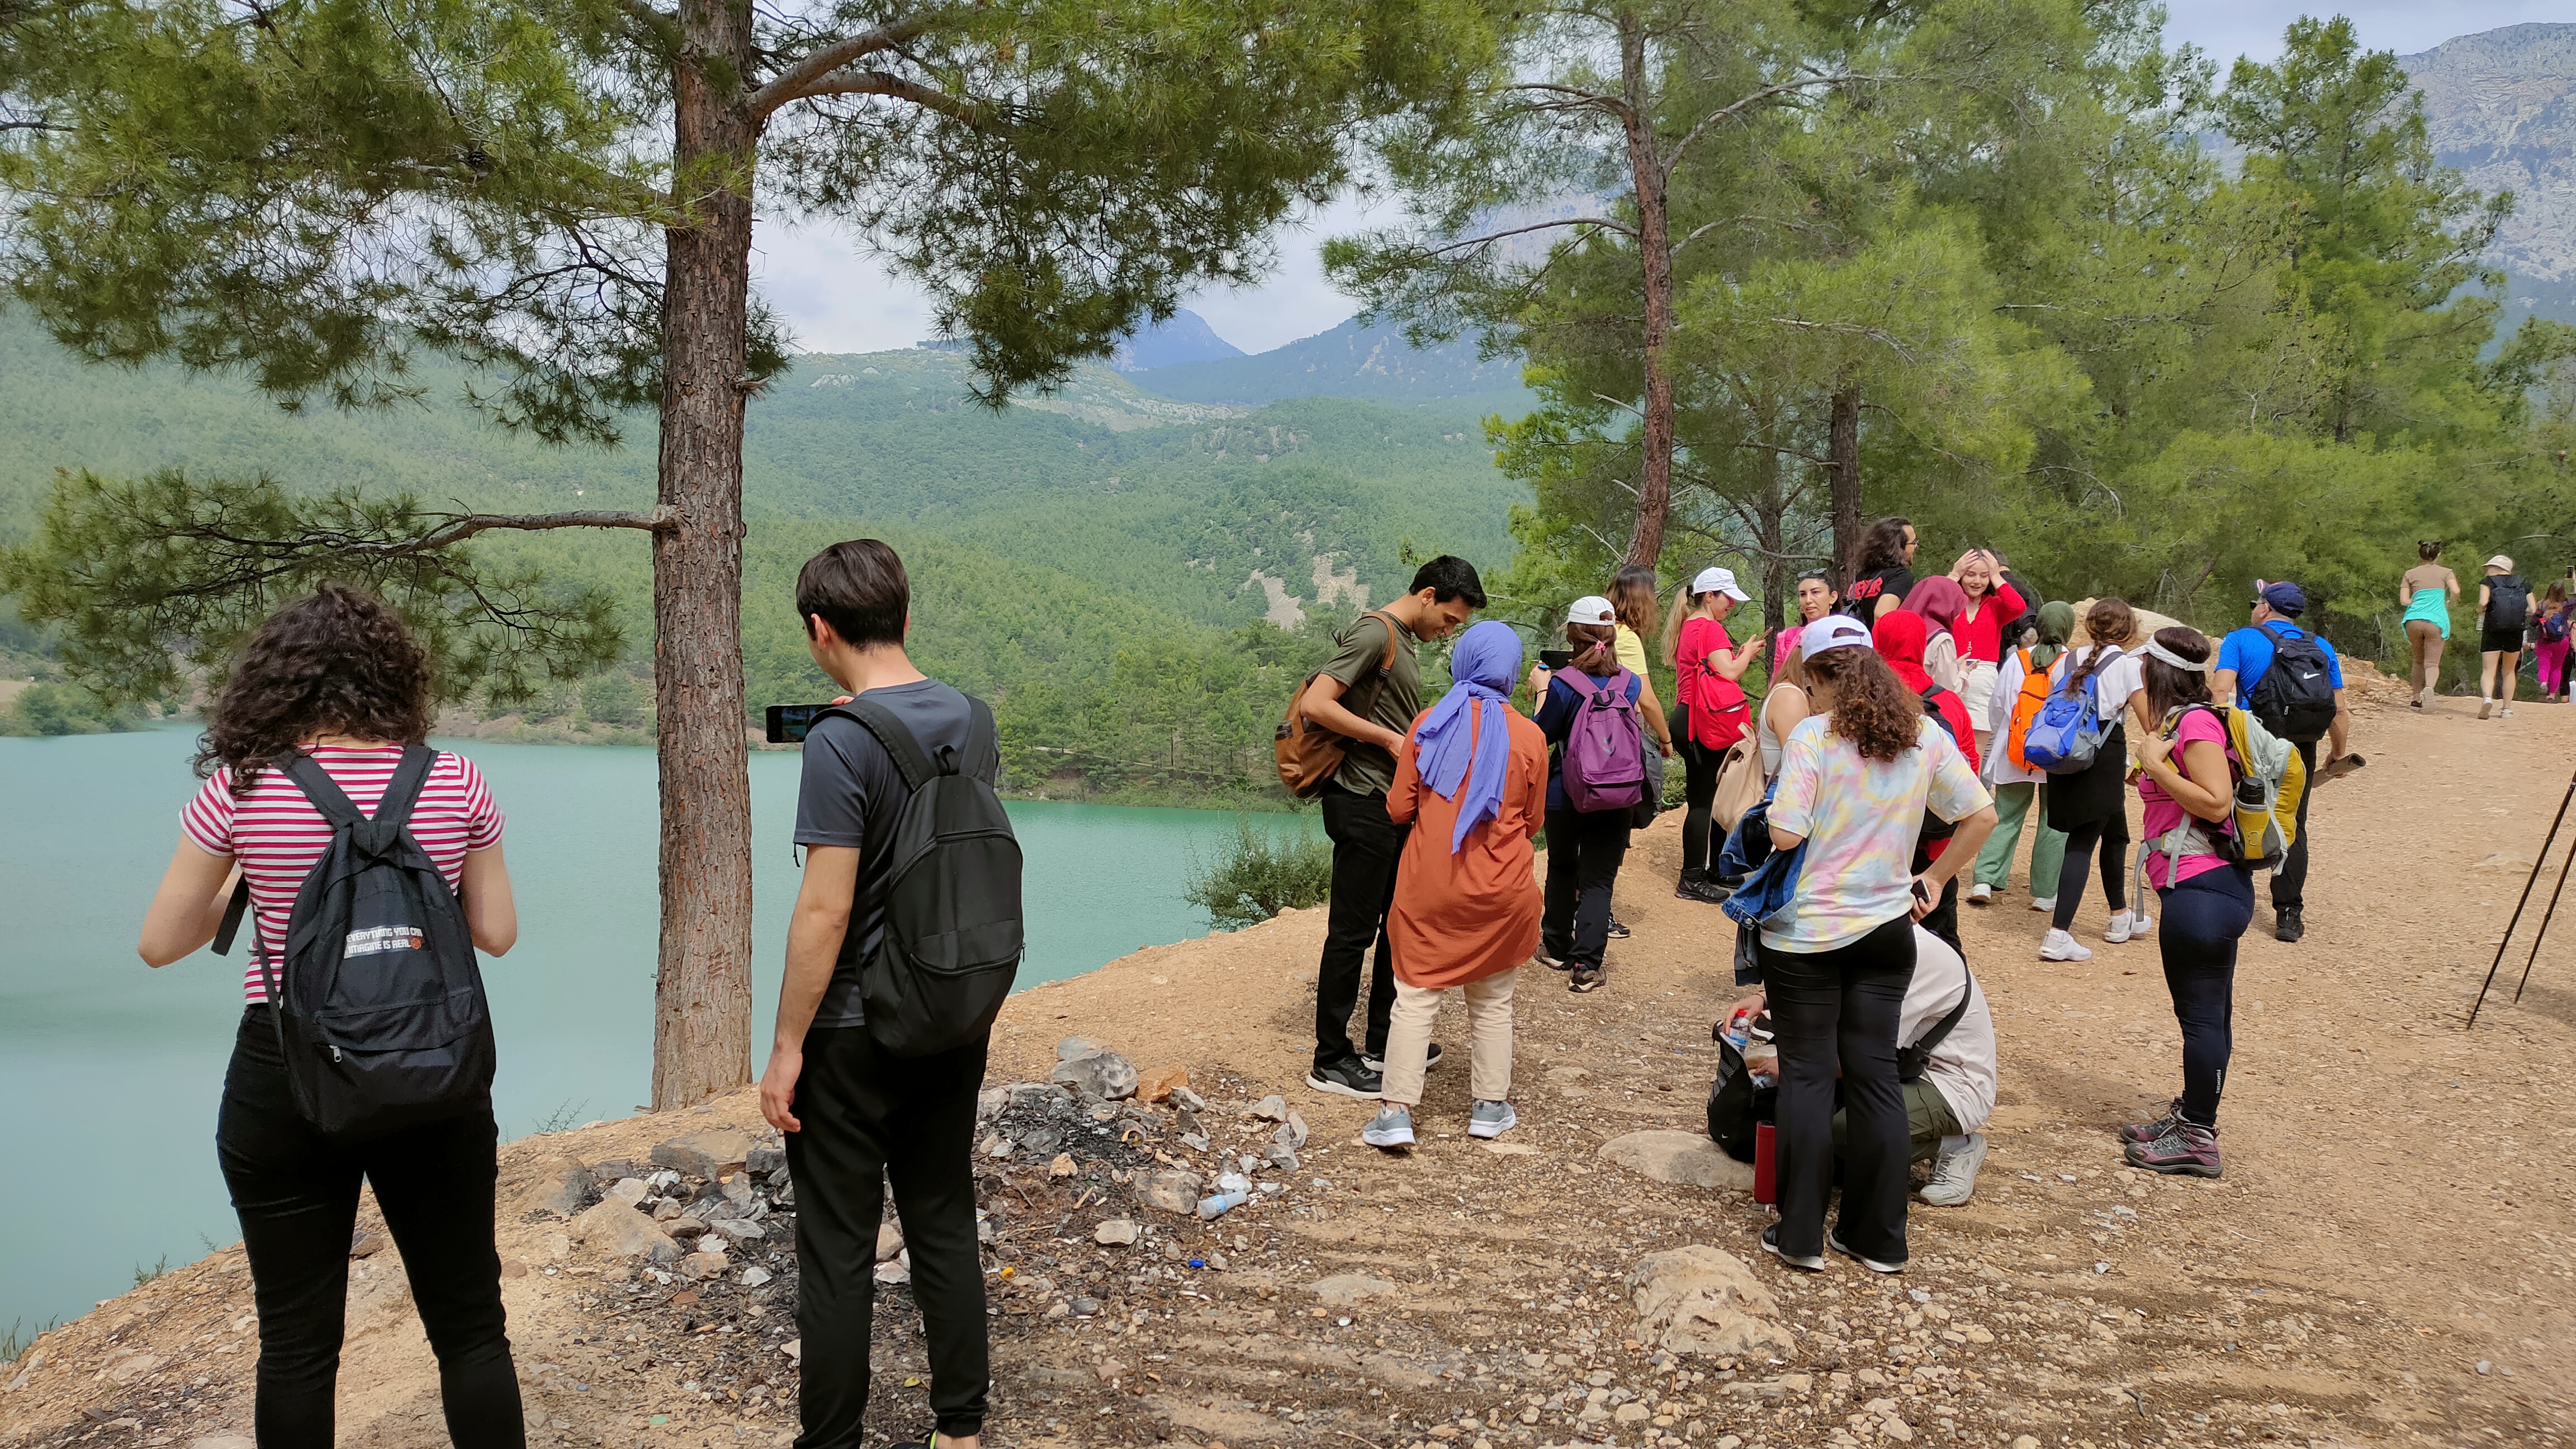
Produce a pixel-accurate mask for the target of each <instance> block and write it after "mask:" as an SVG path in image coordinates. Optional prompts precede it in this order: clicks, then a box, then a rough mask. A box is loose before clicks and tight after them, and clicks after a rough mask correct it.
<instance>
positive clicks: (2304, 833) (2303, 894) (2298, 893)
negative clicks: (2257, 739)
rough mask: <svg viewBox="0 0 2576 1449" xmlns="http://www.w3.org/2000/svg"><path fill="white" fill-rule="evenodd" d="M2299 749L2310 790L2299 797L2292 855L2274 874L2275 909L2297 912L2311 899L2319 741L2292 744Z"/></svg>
mask: <svg viewBox="0 0 2576 1449" xmlns="http://www.w3.org/2000/svg"><path fill="white" fill-rule="evenodd" d="M2290 748H2292V749H2294V750H2297V751H2298V752H2299V763H2300V764H2301V765H2303V766H2305V767H2306V768H2307V772H2308V788H2307V792H2306V793H2305V794H2303V795H2301V796H2300V797H2299V838H2298V839H2297V840H2295V841H2293V842H2291V845H2290V858H2289V859H2288V860H2286V861H2283V862H2282V863H2281V873H2280V874H2279V875H2276V876H2274V877H2272V909H2273V910H2274V911H2275V912H2279V911H2295V910H2298V909H2300V908H2301V907H2302V906H2303V905H2304V904H2305V903H2306V901H2307V898H2308V802H2309V801H2310V800H2313V799H2315V798H2316V794H2317V745H2316V741H2314V740H2310V741H2309V742H2308V743H2306V744H2304V745H2302V744H2295V743H2294V744H2292V745H2291V747H2290Z"/></svg>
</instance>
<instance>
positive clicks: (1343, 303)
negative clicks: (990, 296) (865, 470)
mask: <svg viewBox="0 0 2576 1449" xmlns="http://www.w3.org/2000/svg"><path fill="white" fill-rule="evenodd" d="M2166 4H2167V7H2168V8H2169V10H2170V11H2171V13H2172V18H2171V20H2170V22H2169V23H2168V24H2167V26H2166V34H2167V36H2168V37H2169V38H2170V39H2171V40H2172V41H2173V42H2174V43H2177V44H2180V43H2185V42H2188V43H2190V44H2193V45H2197V46H2199V47H2200V48H2201V49H2202V50H2204V51H2207V52H2208V53H2209V54H2210V55H2212V56H2213V57H2215V58H2217V60H2218V62H2219V66H2220V69H2221V72H2222V73H2224V70H2225V67H2226V64H2227V62H2229V61H2230V60H2233V59H2234V58H2235V57H2237V56H2239V55H2251V56H2254V57H2256V58H2257V59H2264V60H2268V59H2270V58H2271V57H2272V55H2273V54H2274V53H2275V52H2276V51H2277V50H2278V49H2279V48H2280V44H2281V31H2282V30H2283V28H2285V27H2286V26H2287V25H2288V24H2289V23H2290V22H2291V21H2292V20H2294V19H2296V18H2298V17H2299V16H2300V15H2303V14H2315V13H2318V12H2319V10H2320V9H2321V8H2323V7H2319V6H2313V5H2300V4H2295V3H2290V0H2166ZM2325 13H2330V14H2332V13H2340V14H2345V15H2349V16H2351V17H2352V18H2353V21H2354V23H2355V24H2357V25H2358V26H2359V27H2360V28H2361V38H2362V42H2363V43H2364V44H2365V45H2368V46H2370V47H2371V48H2373V49H2377V50H2393V51H2395V52H2397V53H2398V54H2400V55H2411V54H2414V53H2416V52H2418V51H2423V50H2429V49H2431V48H2432V47H2433V46H2435V45H2438V44H2440V43H2441V42H2443V41H2444V40H2447V39H2449V38H2451V37H2452V36H2455V35H2474V34H2476V33H2478V32H2479V31H2484V30H2494V29H2496V28H2498V27H2500V26H2506V25H2519V24H2522V23H2524V22H2526V21H2564V20H2567V19H2569V18H2570V11H2569V0H2456V3H2452V4H2434V5H2428V4H2424V3H2422V0H2348V3H2345V4H2343V5H2340V6H2336V7H2332V8H2331V9H2326V10H2325ZM1368 222H1369V217H1368V215H1367V213H1365V212H1364V211H1363V210H1361V209H1360V208H1359V207H1357V206H1355V205H1351V204H1348V203H1344V204H1341V205H1336V206H1334V207H1331V208H1328V209H1327V210H1326V211H1325V212H1324V213H1323V214H1322V215H1321V216H1319V217H1313V218H1308V219H1307V221H1306V223H1305V224H1304V225H1302V226H1299V227H1297V228H1294V229H1292V230H1291V231H1289V232H1288V233H1287V234H1285V235H1283V236H1282V237H1281V238H1280V244H1279V251H1280V265H1279V269H1278V271H1277V273H1276V274H1274V276H1273V277H1272V278H1271V280H1270V281H1269V282H1268V283H1267V284H1265V285H1263V286H1261V287H1259V288H1256V289H1253V290H1250V291H1244V292H1220V293H1213V294H1210V295H1206V296H1202V297H1199V298H1197V299H1195V300H1193V301H1192V302H1190V303H1189V306H1190V308H1191V310H1193V311H1195V312H1197V313H1198V314H1199V315H1200V316H1202V317H1205V318H1206V319H1207V320H1208V325H1209V326H1211V327H1213V328H1215V329H1216V332H1217V335H1218V336H1220V337H1223V338H1224V339H1225V340H1227V341H1228V342H1231V343H1233V344H1234V345H1235V346H1237V347H1240V348H1242V349H1244V350H1245V351H1247V352H1266V351H1268V350H1269V349H1271V348H1273V347H1277V346H1279V345H1280V344H1282V343H1286V342H1293V341H1295V340H1296V339H1298V338H1300V337H1310V336H1313V335H1314V334H1315V333H1318V332H1322V331H1324V330H1326V329H1328V328H1330V327H1332V326H1333V325H1335V324H1336V323H1338V322H1340V321H1342V320H1343V319H1344V318H1347V317H1349V316H1350V315H1351V314H1352V312H1354V311H1356V310H1357V309H1356V308H1355V307H1353V306H1352V304H1351V302H1350V300H1349V299H1348V298H1345V297H1344V296H1342V295H1341V294H1340V293H1339V292H1336V291H1334V290H1333V288H1332V287H1331V285H1330V284H1328V283H1327V282H1326V281H1325V280H1324V277H1323V272H1322V269H1321V268H1320V267H1319V266H1318V265H1317V263H1316V255H1315V254H1316V248H1317V245H1318V244H1319V243H1320V242H1321V240H1322V239H1323V238H1324V237H1326V236H1330V235H1334V234H1337V233H1343V232H1348V231H1351V230H1354V229H1356V228H1358V227H1361V226H1364V225H1367V224H1368ZM757 253H758V254H757V256H756V258H755V265H756V266H757V267H758V269H759V277H760V285H761V288H762V290H763V291H764V292H765V293H766V294H767V295H768V296H769V297H770V299H771V300H772V301H774V302H775V303H777V305H778V306H779V307H780V308H781V309H782V310H783V311H784V312H785V313H786V315H787V317H788V319H789V321H790V323H791V325H792V326H793V328H794V332H795V339H796V344H797V346H798V347H799V348H801V349H803V350H807V351H817V352H875V351H881V350H884V349H888V348H896V347H909V346H911V345H912V344H913V343H915V342H917V341H919V340H921V339H922V338H924V337H927V336H929V335H930V332H931V326H930V318H929V309H928V307H927V305H926V304H925V303H924V301H923V299H922V297H921V295H920V294H919V293H917V292H915V291H914V290H912V289H911V288H910V287H907V286H904V285H902V284H901V283H898V282H895V281H893V280H891V279H889V278H888V277H887V275H886V274H885V273H884V272H883V271H882V270H881V269H879V268H878V267H877V266H876V265H875V264H874V263H873V262H872V261H871V260H870V259H869V258H868V257H867V256H865V255H864V254H862V253H860V252H858V251H857V250H856V249H854V248H853V247H852V246H851V245H850V243H849V241H848V240H847V238H846V237H845V236H843V235H841V234H839V233H837V232H836V231H832V230H828V229H824V228H811V229H807V230H803V231H791V230H789V229H787V228H785V227H781V226H776V225H764V226H763V227H762V228H761V230H760V233H759V237H758V241H757Z"/></svg>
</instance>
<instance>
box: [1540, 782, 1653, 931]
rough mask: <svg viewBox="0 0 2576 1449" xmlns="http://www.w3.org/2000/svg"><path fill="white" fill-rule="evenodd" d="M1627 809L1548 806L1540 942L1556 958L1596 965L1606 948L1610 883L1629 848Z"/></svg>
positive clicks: (1608, 928) (1617, 873) (1617, 874)
mask: <svg viewBox="0 0 2576 1449" xmlns="http://www.w3.org/2000/svg"><path fill="white" fill-rule="evenodd" d="M1631 821H1632V817H1631V816H1630V815H1629V813H1628V812H1627V811H1625V810H1589V811H1586V810H1566V809H1557V810H1550V811H1549V812H1547V896H1546V903H1545V907H1544V909H1543V910H1542V911H1541V913H1540V915H1539V931H1538V934H1539V944H1540V946H1541V947H1542V948H1544V949H1545V950H1546V952H1547V954H1549V955H1551V956H1554V957H1555V958H1556V959H1558V960H1559V961H1564V962H1569V963H1571V964H1573V965H1577V966H1598V965H1600V964H1601V957H1602V955H1603V954H1604V953H1605V952H1607V951H1608V950H1609V948H1610V887H1611V886H1612V885H1614V884H1616V883H1617V881H1618V879H1619V862H1620V861H1621V860H1622V859H1624V858H1625V857H1626V856H1627V854H1628V831H1629V827H1630V824H1631Z"/></svg>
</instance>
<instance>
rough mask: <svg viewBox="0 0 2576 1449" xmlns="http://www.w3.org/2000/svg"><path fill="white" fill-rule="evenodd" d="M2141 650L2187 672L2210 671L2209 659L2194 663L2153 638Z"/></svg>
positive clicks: (2199, 672)
mask: <svg viewBox="0 0 2576 1449" xmlns="http://www.w3.org/2000/svg"><path fill="white" fill-rule="evenodd" d="M2139 652H2141V653H2143V654H2145V655H2146V656H2147V657H2148V658H2149V659H2154V660H2157V661H2159V662H2162V663H2165V664H2170V665H2172V666H2173V667H2174V668H2176V669H2179V670H2181V671H2183V672H2184V673H2186V674H2207V673H2208V672H2209V663H2208V661H2206V660H2203V661H2202V662H2200V663H2198V664H2194V663H2192V662H2191V661H2190V660H2188V659H2185V658H2183V657H2182V656H2181V655H2179V654H2176V653H2175V652H2173V651H2172V650H2170V649H2167V648H2166V647H2165V646H2163V645H2162V644H2159V643H2157V642H2156V641H2155V640H2153V639H2150V640H2148V641H2147V647H2146V648H2145V649H2143V650H2141V651H2139Z"/></svg>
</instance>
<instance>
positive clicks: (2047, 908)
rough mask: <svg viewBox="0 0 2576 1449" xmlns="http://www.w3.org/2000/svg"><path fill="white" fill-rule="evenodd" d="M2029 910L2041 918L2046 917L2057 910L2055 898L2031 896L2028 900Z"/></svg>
mask: <svg viewBox="0 0 2576 1449" xmlns="http://www.w3.org/2000/svg"><path fill="white" fill-rule="evenodd" d="M2030 908H2031V909H2032V910H2034V911H2037V912H2039V913H2040V914H2041V915H2043V916H2044V915H2047V914H2048V913H2049V912H2051V911H2053V910H2056V909H2057V897H2055V896H2032V897H2031V898H2030Z"/></svg>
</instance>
